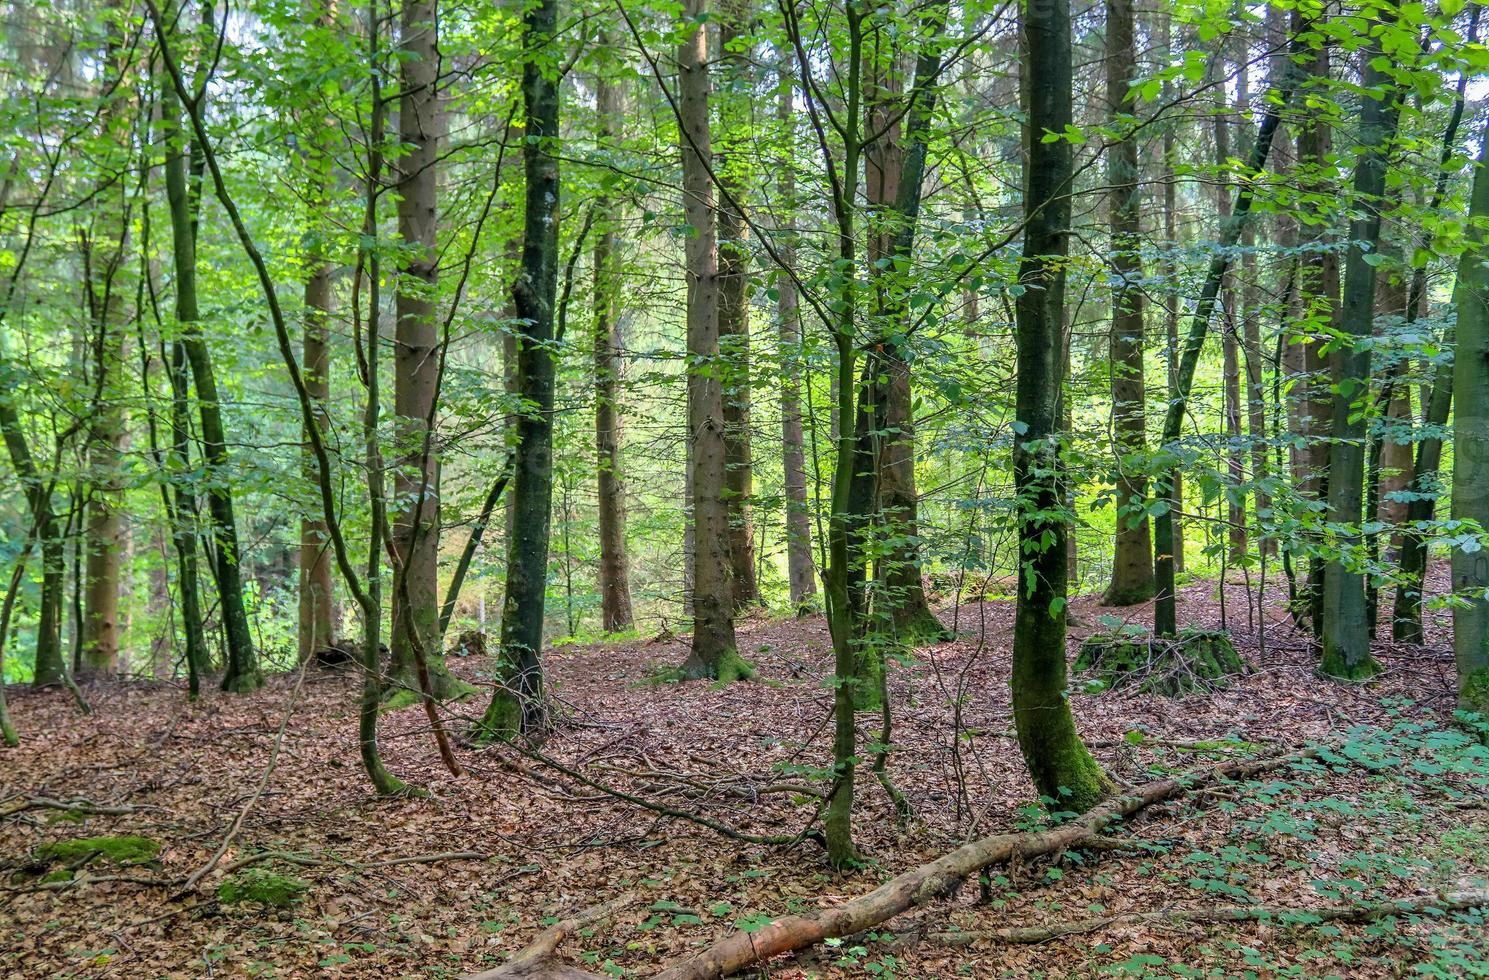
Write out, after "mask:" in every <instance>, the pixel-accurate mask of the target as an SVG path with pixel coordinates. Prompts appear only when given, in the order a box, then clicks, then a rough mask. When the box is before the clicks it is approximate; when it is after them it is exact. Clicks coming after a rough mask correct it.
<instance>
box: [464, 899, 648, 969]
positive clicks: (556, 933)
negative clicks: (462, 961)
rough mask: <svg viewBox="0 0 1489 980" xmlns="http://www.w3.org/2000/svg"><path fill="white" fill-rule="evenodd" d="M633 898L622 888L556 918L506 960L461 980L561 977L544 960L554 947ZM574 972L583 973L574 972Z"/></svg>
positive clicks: (632, 900)
mask: <svg viewBox="0 0 1489 980" xmlns="http://www.w3.org/2000/svg"><path fill="white" fill-rule="evenodd" d="M635 901H636V893H635V892H625V893H624V894H622V895H619V896H617V897H615V898H612V899H610V900H609V901H608V902H601V903H600V904H599V905H593V906H590V907H589V908H587V909H585V910H583V911H582V912H578V913H575V914H574V915H572V916H570V917H569V918H567V919H564V920H562V921H561V922H556V923H554V924H553V925H551V926H549V927H548V928H547V929H544V930H543V931H542V932H540V933H538V938H536V939H534V940H533V941H532V942H530V943H528V944H527V945H526V946H524V947H522V948H521V949H519V950H518V951H517V952H515V953H513V954H512V955H511V956H510V957H508V958H507V962H505V963H503V964H502V965H501V966H498V967H495V968H494V969H490V970H483V971H481V972H480V973H468V974H466V975H465V976H464V977H462V980H507V978H513V980H515V978H517V977H540V976H546V977H554V976H558V977H561V976H563V975H564V974H563V973H561V972H559V971H557V970H555V969H553V967H552V966H551V965H550V964H549V963H547V961H548V960H549V959H550V958H551V957H552V956H553V951H554V950H556V949H557V948H558V945H559V943H562V942H563V941H564V940H565V939H567V938H569V937H570V936H572V935H573V934H574V933H576V932H578V931H579V930H580V929H582V928H584V927H585V926H588V925H593V924H595V923H598V922H602V921H604V920H605V919H609V918H611V917H612V916H614V915H615V914H616V913H617V912H619V911H621V910H622V909H624V908H626V907H627V906H629V905H631V904H632V903H634V902H635ZM573 975H574V976H584V975H585V974H580V973H577V972H575V973H574V974H573Z"/></svg>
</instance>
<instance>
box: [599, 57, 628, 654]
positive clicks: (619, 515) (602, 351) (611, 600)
mask: <svg viewBox="0 0 1489 980" xmlns="http://www.w3.org/2000/svg"><path fill="white" fill-rule="evenodd" d="M600 43H601V45H602V46H603V45H604V44H606V43H607V42H606V39H605V38H604V37H602V38H601V41H600ZM595 110H596V115H595V118H596V119H597V121H598V124H599V134H598V135H599V142H600V145H601V146H602V147H605V148H607V149H608V148H609V146H610V144H611V143H612V142H613V141H614V140H615V132H616V130H615V127H616V124H617V121H618V120H619V119H621V118H622V115H623V112H624V106H623V105H622V99H621V92H620V89H619V88H618V87H617V86H616V84H615V82H614V81H612V80H611V79H610V77H609V76H608V75H605V74H603V72H602V74H601V75H600V76H599V78H598V79H597V80H596V91H595ZM616 206H617V202H615V201H614V200H612V199H610V198H608V197H601V198H600V199H599V200H598V201H597V202H596V205H595V207H596V211H597V212H598V214H599V215H600V219H599V220H600V221H601V222H602V224H601V227H600V232H599V234H598V236H597V237H596V238H595V248H594V307H595V325H594V385H595V457H596V466H597V484H596V488H595V489H596V491H597V495H598V504H599V524H600V612H601V616H602V619H603V622H604V625H605V631H606V632H609V633H614V632H618V631H620V630H627V629H630V628H631V622H632V618H633V617H632V613H631V584H630V573H629V570H628V567H627V558H626V496H625V483H624V480H623V479H622V470H621V462H620V431H621V429H620V420H621V413H620V411H619V406H620V372H621V356H620V351H621V336H620V317H619V315H618V309H617V308H618V305H619V298H620V285H621V277H620V259H619V256H618V255H617V254H616V240H615V228H614V225H613V224H612V223H611V220H610V214H611V212H612V211H613V210H614V209H615V207H616Z"/></svg>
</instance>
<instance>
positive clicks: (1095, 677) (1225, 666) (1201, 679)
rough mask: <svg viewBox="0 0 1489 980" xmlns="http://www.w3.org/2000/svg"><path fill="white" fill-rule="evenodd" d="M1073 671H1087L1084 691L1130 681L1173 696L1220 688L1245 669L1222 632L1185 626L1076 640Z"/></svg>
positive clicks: (1146, 690) (1126, 684) (1147, 690)
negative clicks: (1172, 633)
mask: <svg viewBox="0 0 1489 980" xmlns="http://www.w3.org/2000/svg"><path fill="white" fill-rule="evenodd" d="M1075 670H1076V672H1077V673H1081V674H1085V675H1087V680H1086V684H1087V689H1088V690H1093V691H1100V690H1107V689H1112V688H1121V687H1133V686H1135V687H1137V689H1138V690H1139V691H1142V692H1144V693H1147V694H1162V695H1165V696H1166V697H1171V698H1174V697H1182V696H1183V695H1185V694H1192V693H1195V692H1200V691H1211V690H1215V689H1216V688H1219V687H1224V686H1225V685H1226V684H1227V683H1228V682H1229V681H1230V679H1231V678H1232V677H1236V676H1240V675H1244V674H1246V673H1247V672H1248V670H1249V668H1248V667H1247V665H1246V661H1244V660H1242V659H1241V655H1240V654H1239V653H1237V652H1236V648H1235V645H1234V644H1233V643H1231V639H1230V637H1229V636H1228V635H1227V634H1225V633H1223V632H1221V631H1219V630H1206V629H1199V628H1196V627H1188V628H1185V629H1182V630H1180V631H1179V635H1178V636H1176V637H1161V636H1159V637H1154V636H1146V635H1143V634H1139V633H1134V632H1132V631H1130V630H1120V631H1117V632H1114V633H1104V634H1097V635H1095V636H1092V637H1090V638H1089V639H1087V640H1086V641H1085V642H1084V643H1082V644H1081V650H1080V653H1079V654H1078V655H1077V656H1076V658H1075Z"/></svg>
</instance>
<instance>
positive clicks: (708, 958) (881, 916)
mask: <svg viewBox="0 0 1489 980" xmlns="http://www.w3.org/2000/svg"><path fill="white" fill-rule="evenodd" d="M1317 754H1318V749H1317V748H1310V749H1304V750H1302V751H1300V752H1293V753H1287V754H1279V755H1271V756H1266V757H1263V758H1259V759H1250V760H1238V761H1229V762H1225V763H1222V764H1220V765H1218V766H1214V767H1212V768H1210V769H1206V770H1203V771H1200V772H1196V773H1191V774H1188V775H1184V776H1175V777H1171V778H1168V779H1160V780H1157V781H1155V782H1151V783H1146V784H1144V785H1142V786H1139V787H1137V788H1135V789H1134V790H1132V791H1131V792H1130V793H1127V794H1125V795H1123V796H1120V797H1117V798H1115V799H1113V800H1111V801H1109V802H1107V803H1106V804H1104V805H1102V806H1099V807H1097V808H1096V809H1094V810H1091V811H1090V812H1088V813H1087V814H1086V815H1085V816H1083V817H1080V818H1079V819H1077V820H1073V821H1071V822H1070V823H1067V824H1062V825H1061V826H1058V827H1054V828H1051V829H1049V830H1041V831H1034V832H1030V833H1023V834H1000V835H998V836H996V837H987V838H984V839H982V840H978V841H973V842H971V843H969V844H964V845H963V846H961V847H959V848H957V849H956V850H955V851H952V852H951V853H949V854H946V855H943V856H942V857H940V858H937V859H936V860H934V861H932V862H930V863H929V864H923V865H921V866H920V867H918V868H915V869H914V870H911V871H907V872H905V873H904V874H902V875H900V876H899V877H897V878H894V879H893V880H891V881H888V882H886V883H885V884H883V885H880V886H879V887H878V888H876V889H874V890H873V891H872V892H869V893H868V894H867V895H863V896H861V897H859V898H856V899H853V900H852V901H850V902H847V903H845V904H843V905H840V906H838V907H836V908H832V909H824V910H823V911H821V912H818V913H816V914H814V915H790V916H786V917H785V918H781V919H777V920H775V921H774V922H772V923H770V924H769V925H767V926H764V927H763V928H761V929H758V930H756V931H754V932H748V933H746V932H736V933H733V934H732V935H730V936H728V937H726V938H724V939H722V940H720V941H719V942H717V943H715V944H714V945H713V946H710V947H708V948H707V949H705V950H703V951H702V952H700V953H697V954H695V955H693V956H690V957H688V958H687V959H684V960H682V961H680V962H678V963H675V964H673V965H672V966H670V967H667V968H666V969H665V970H663V971H662V972H661V973H659V974H657V980H718V978H721V977H725V976H728V975H729V974H731V973H734V972H736V971H738V970H742V969H744V968H745V967H747V966H750V965H751V964H754V963H761V962H764V961H766V960H768V959H770V958H772V957H775V956H780V955H781V954H783V953H790V952H792V951H794V950H798V949H803V948H805V947H807V946H812V945H815V944H816V943H820V942H822V941H823V940H825V939H831V938H834V937H840V936H851V935H853V934H854V933H858V932H862V931H864V930H865V929H870V928H873V927H874V926H877V925H879V924H880V923H882V922H886V921H888V920H889V919H892V918H894V917H895V916H897V915H899V914H901V913H902V912H905V911H906V910H908V909H910V908H913V907H915V906H919V905H924V904H926V903H927V902H931V901H935V900H937V899H940V898H942V897H944V896H946V895H950V894H952V893H954V892H955V891H956V890H957V889H958V888H960V887H961V885H962V882H964V881H966V880H967V879H968V878H969V877H971V876H972V875H974V874H976V873H977V872H978V871H980V870H982V869H983V868H986V867H988V866H989V865H992V864H999V863H1002V862H1006V861H1012V860H1027V859H1029V858H1032V857H1037V856H1040V855H1045V854H1054V853H1056V852H1058V851H1062V850H1065V849H1067V848H1071V847H1079V846H1080V845H1082V844H1083V843H1085V842H1086V841H1088V840H1091V839H1093V838H1097V837H1099V836H1100V835H1101V831H1102V830H1103V829H1105V828H1106V827H1107V826H1109V825H1110V824H1112V823H1113V822H1115V821H1118V820H1121V819H1124V818H1126V817H1130V816H1132V815H1133V814H1135V813H1137V812H1138V811H1140V810H1142V809H1144V808H1145V807H1148V806H1151V805H1153V804H1154V803H1158V802H1160V801H1162V800H1166V799H1169V798H1170V797H1173V796H1179V795H1182V794H1183V793H1186V792H1189V791H1191V790H1193V789H1197V788H1199V787H1201V786H1204V785H1207V784H1210V783H1214V782H1217V781H1219V780H1224V779H1238V778H1245V777H1249V776H1252V775H1255V774H1256V773H1259V772H1264V771H1267V770H1270V769H1275V768H1278V767H1280V766H1284V765H1287V764H1289V763H1291V762H1294V761H1297V760H1299V759H1304V758H1311V757H1312V756H1314V755H1317Z"/></svg>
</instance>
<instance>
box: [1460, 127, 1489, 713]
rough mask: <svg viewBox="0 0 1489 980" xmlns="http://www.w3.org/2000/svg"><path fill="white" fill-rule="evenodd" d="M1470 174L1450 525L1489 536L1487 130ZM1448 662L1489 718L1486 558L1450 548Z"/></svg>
mask: <svg viewBox="0 0 1489 980" xmlns="http://www.w3.org/2000/svg"><path fill="white" fill-rule="evenodd" d="M1483 146H1484V149H1483V151H1482V152H1481V153H1480V155H1479V160H1478V164H1477V169H1476V170H1475V171H1474V178H1473V194H1472V198H1471V203H1470V205H1469V218H1470V224H1469V232H1468V247H1467V249H1466V250H1465V251H1464V253H1463V257H1462V259H1461V260H1460V261H1459V263H1458V283H1457V287H1456V289H1455V290H1454V294H1453V295H1454V299H1455V301H1456V303H1457V306H1458V347H1457V350H1456V351H1455V353H1454V357H1453V392H1454V394H1455V395H1456V397H1457V399H1458V404H1457V408H1456V417H1455V421H1454V424H1453V519H1454V520H1459V521H1474V522H1476V523H1477V524H1478V525H1479V526H1480V527H1482V528H1486V529H1489V494H1486V493H1485V492H1484V487H1485V485H1486V483H1489V261H1486V260H1489V251H1486V249H1485V247H1484V245H1485V237H1486V236H1485V231H1484V222H1485V221H1486V220H1489V131H1486V132H1485V134H1484V144H1483ZM1452 562H1453V591H1454V592H1455V593H1456V594H1457V596H1458V598H1459V599H1460V600H1461V602H1462V604H1461V605H1459V606H1458V607H1456V608H1455V609H1454V610H1453V656H1454V658H1455V659H1456V660H1457V663H1458V705H1459V707H1460V708H1462V709H1463V710H1464V711H1469V712H1473V713H1475V714H1477V715H1478V716H1479V717H1480V718H1481V719H1483V718H1489V552H1486V551H1485V550H1484V549H1483V548H1482V547H1480V548H1479V549H1477V550H1474V551H1469V550H1466V549H1464V548H1462V547H1457V548H1454V549H1453V556H1452Z"/></svg>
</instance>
